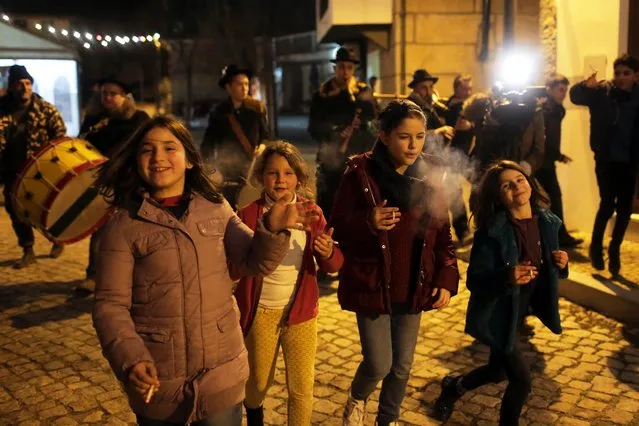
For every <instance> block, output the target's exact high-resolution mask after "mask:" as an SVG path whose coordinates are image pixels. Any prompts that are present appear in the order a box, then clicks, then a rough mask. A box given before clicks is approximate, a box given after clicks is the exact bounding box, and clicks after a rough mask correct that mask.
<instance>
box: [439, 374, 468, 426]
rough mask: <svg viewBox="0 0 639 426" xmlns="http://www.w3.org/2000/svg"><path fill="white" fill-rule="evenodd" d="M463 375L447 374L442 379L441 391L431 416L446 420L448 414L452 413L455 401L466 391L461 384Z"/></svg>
mask: <svg viewBox="0 0 639 426" xmlns="http://www.w3.org/2000/svg"><path fill="white" fill-rule="evenodd" d="M462 377H463V376H452V375H448V376H446V377H444V380H442V393H441V394H440V395H439V398H437V401H435V407H434V413H433V416H434V417H435V418H436V419H437V420H439V421H442V422H446V421H448V419H450V416H452V415H453V409H454V408H455V402H457V400H458V399H459V398H461V396H462V395H463V394H464V393H466V391H465V390H464V388H463V387H462V386H461V379H462Z"/></svg>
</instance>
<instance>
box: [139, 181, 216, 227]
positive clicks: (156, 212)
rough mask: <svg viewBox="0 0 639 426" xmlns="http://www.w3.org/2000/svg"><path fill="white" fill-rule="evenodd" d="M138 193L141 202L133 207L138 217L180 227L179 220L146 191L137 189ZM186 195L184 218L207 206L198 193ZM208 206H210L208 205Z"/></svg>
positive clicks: (159, 223)
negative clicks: (186, 205)
mask: <svg viewBox="0 0 639 426" xmlns="http://www.w3.org/2000/svg"><path fill="white" fill-rule="evenodd" d="M138 195H139V196H141V197H142V200H141V203H140V204H139V206H137V207H134V208H133V210H134V211H135V214H136V215H137V216H138V217H140V218H142V219H145V220H148V221H150V222H153V223H157V224H158V225H164V226H168V227H170V228H176V227H181V225H180V221H179V220H177V219H175V218H173V217H172V216H171V215H170V214H168V213H167V212H166V210H165V209H164V208H163V207H162V206H161V205H160V204H159V203H158V202H157V201H155V200H154V199H153V197H151V194H149V192H148V191H144V190H140V191H138ZM188 197H189V206H188V208H187V209H186V211H185V212H184V218H186V217H187V216H189V214H193V213H197V212H198V211H199V210H201V209H205V208H207V203H206V200H205V198H204V197H202V196H201V195H200V194H198V193H194V194H191V195H189V196H188ZM208 207H209V208H210V205H209V206H208Z"/></svg>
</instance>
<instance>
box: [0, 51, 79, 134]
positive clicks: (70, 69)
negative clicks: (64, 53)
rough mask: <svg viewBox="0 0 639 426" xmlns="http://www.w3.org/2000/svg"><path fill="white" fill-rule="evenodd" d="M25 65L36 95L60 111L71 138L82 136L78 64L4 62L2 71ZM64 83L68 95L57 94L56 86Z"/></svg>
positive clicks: (43, 60) (10, 60) (63, 62)
mask: <svg viewBox="0 0 639 426" xmlns="http://www.w3.org/2000/svg"><path fill="white" fill-rule="evenodd" d="M14 64H18V65H24V66H25V67H26V68H27V71H29V74H31V76H33V79H34V83H33V88H34V92H36V93H37V94H38V95H40V96H42V98H43V99H44V100H45V101H47V102H50V103H52V104H54V105H56V106H57V107H58V110H60V113H61V114H62V118H63V119H64V123H65V124H66V126H67V135H69V136H77V135H78V133H79V132H80V109H79V104H78V70H77V64H76V62H75V61H74V60H66V59H17V60H14V59H3V58H0V67H3V68H4V67H9V66H11V65H14ZM56 82H57V83H58V84H60V83H62V86H59V87H60V88H64V92H63V93H61V92H58V93H56V90H55V85H56Z"/></svg>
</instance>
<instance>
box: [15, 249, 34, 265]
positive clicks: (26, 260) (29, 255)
mask: <svg viewBox="0 0 639 426" xmlns="http://www.w3.org/2000/svg"><path fill="white" fill-rule="evenodd" d="M34 263H36V257H35V253H34V252H33V248H32V247H29V248H25V249H24V254H23V255H22V259H20V260H18V261H17V262H16V263H14V264H13V269H23V268H26V267H27V266H29V265H33V264H34Z"/></svg>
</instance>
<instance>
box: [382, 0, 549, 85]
mask: <svg viewBox="0 0 639 426" xmlns="http://www.w3.org/2000/svg"><path fill="white" fill-rule="evenodd" d="M482 3H483V2H482V0H427V1H426V0H406V74H407V75H406V82H408V81H410V76H411V75H412V73H413V72H414V71H415V70H416V69H418V68H426V69H427V70H428V71H429V72H430V73H431V74H434V75H437V76H439V77H440V80H439V83H438V85H437V88H438V90H439V92H440V94H441V95H442V96H448V95H450V93H451V92H452V82H453V79H454V77H455V75H456V74H458V73H463V74H471V75H472V76H473V77H474V78H475V87H476V89H477V90H482V89H486V88H489V87H490V86H491V85H492V83H493V78H494V75H493V74H494V68H495V66H494V65H495V57H496V53H497V52H498V49H499V47H500V45H501V43H502V40H503V10H504V2H503V0H493V2H492V10H491V29H490V37H489V39H490V41H489V47H490V51H489V59H488V61H486V62H480V61H479V59H478V56H479V52H480V48H481V21H482ZM517 3H518V5H517V18H516V23H515V35H516V40H517V43H518V44H519V45H524V46H532V47H533V48H536V49H539V48H540V25H539V19H540V16H539V12H540V8H539V0H518V1H517ZM400 7H401V0H395V2H394V18H393V28H392V33H391V48H390V49H388V50H387V51H382V52H381V73H380V74H381V77H382V90H383V91H384V92H396V91H400V90H401V75H400V73H401V48H400V44H401V24H400V22H401V16H400ZM540 81H543V79H541V80H540ZM406 90H407V89H406Z"/></svg>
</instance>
